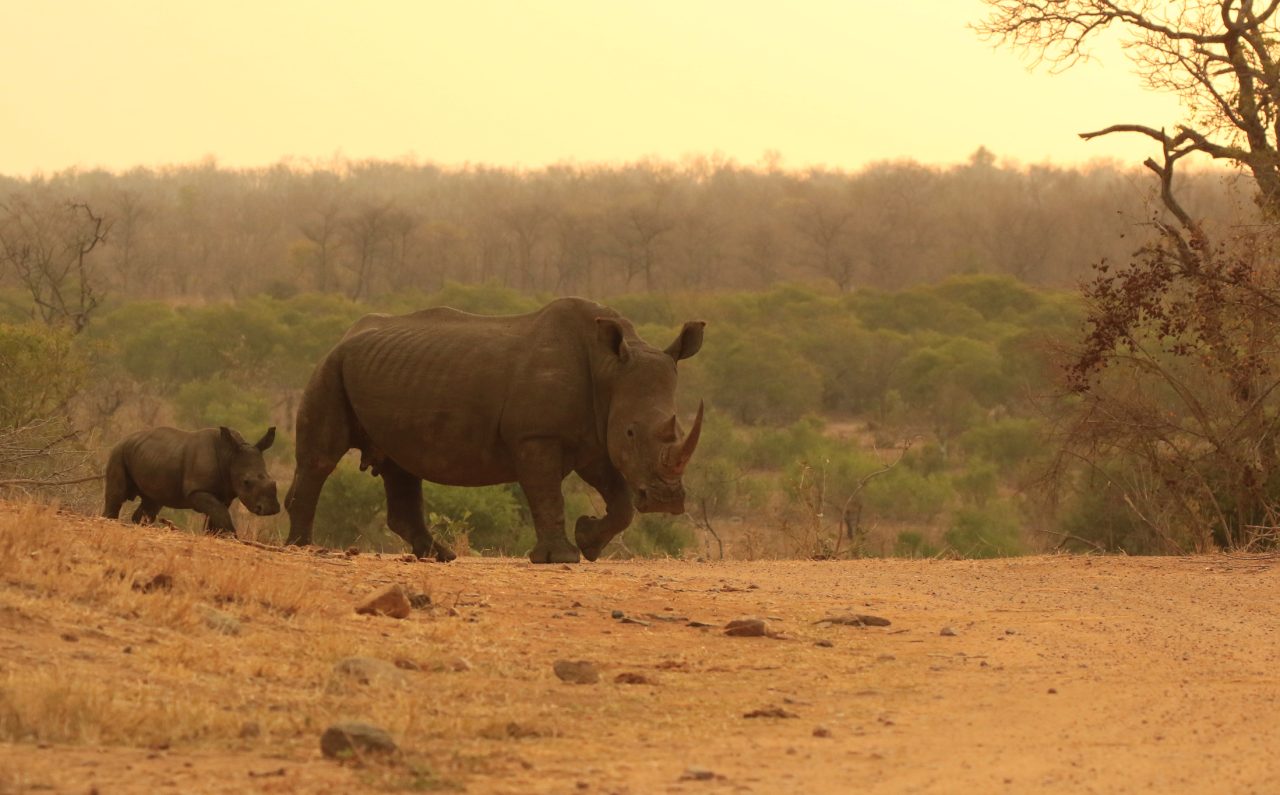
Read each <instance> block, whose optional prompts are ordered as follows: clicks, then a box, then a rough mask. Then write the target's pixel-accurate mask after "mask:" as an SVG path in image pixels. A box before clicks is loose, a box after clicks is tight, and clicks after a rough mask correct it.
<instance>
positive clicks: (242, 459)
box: [220, 426, 280, 516]
mask: <svg viewBox="0 0 1280 795" xmlns="http://www.w3.org/2000/svg"><path fill="white" fill-rule="evenodd" d="M220 430H221V431H222V442H223V445H224V446H225V447H226V449H227V450H229V451H230V456H229V457H228V459H227V477H228V478H229V479H230V481H231V488H232V490H233V491H235V494H236V497H238V498H239V499H240V502H242V503H244V507H246V508H248V509H249V510H250V511H252V512H253V513H256V514H258V515H259V516H270V515H271V514H273V513H279V512H280V501H279V500H278V499H277V498H276V482H275V481H274V480H272V479H271V476H270V475H268V474H267V463H266V461H264V460H263V459H262V452H263V451H264V450H266V449H267V448H268V447H270V446H271V443H272V442H274V441H275V440H276V429H275V426H272V427H270V428H268V429H267V432H266V433H264V434H263V435H262V438H261V439H259V440H258V441H257V442H255V443H254V444H249V443H248V442H246V441H245V440H244V437H243V436H241V435H240V434H239V433H236V432H235V431H233V430H231V429H230V428H228V427H226V426H223V427H222V428H221V429H220Z"/></svg>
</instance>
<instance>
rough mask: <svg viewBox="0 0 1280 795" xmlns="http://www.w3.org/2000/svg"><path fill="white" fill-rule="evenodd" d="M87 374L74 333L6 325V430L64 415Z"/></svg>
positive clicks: (0, 406) (0, 405) (2, 372)
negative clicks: (64, 409) (70, 400)
mask: <svg viewBox="0 0 1280 795" xmlns="http://www.w3.org/2000/svg"><path fill="white" fill-rule="evenodd" d="M85 371H86V364H85V360H84V357H83V355H82V354H81V351H80V349H79V348H77V347H76V346H75V345H74V340H73V338H72V336H71V334H70V332H67V331H62V330H56V329H49V328H46V327H44V326H37V325H34V324H24V325H10V324H7V323H0V428H12V427H20V426H23V425H26V424H28V423H30V422H32V421H34V420H37V419H44V418H47V417H49V416H50V415H52V414H55V413H59V412H61V411H62V410H63V408H64V407H65V405H66V403H67V401H68V400H69V399H70V398H71V396H72V395H73V394H74V393H75V392H76V391H77V390H78V389H79V388H80V386H81V384H82V382H83V380H84V375H85Z"/></svg>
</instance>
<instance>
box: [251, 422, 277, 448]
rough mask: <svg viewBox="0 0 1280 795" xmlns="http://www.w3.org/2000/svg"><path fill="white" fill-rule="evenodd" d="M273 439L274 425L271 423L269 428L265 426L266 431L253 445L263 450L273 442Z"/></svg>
mask: <svg viewBox="0 0 1280 795" xmlns="http://www.w3.org/2000/svg"><path fill="white" fill-rule="evenodd" d="M275 440H276V426H274V425H272V426H271V427H270V428H267V432H266V433H264V434H262V438H261V439H259V440H258V441H257V442H256V443H255V444H254V445H253V446H254V447H256V448H258V450H260V451H265V450H266V449H267V448H268V447H270V446H271V445H272V444H274V443H275Z"/></svg>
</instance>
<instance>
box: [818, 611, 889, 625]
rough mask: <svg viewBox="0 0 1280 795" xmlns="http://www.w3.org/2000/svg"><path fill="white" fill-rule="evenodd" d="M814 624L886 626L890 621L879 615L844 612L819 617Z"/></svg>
mask: <svg viewBox="0 0 1280 795" xmlns="http://www.w3.org/2000/svg"><path fill="white" fill-rule="evenodd" d="M813 623H815V624H843V625H845V626H850V627H887V626H889V624H890V622H889V619H887V618H881V617H880V616H869V615H866V614H865V613H846V614H843V615H838V616H827V617H826V618H822V619H819V620H817V621H815V622H813Z"/></svg>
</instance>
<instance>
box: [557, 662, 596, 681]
mask: <svg viewBox="0 0 1280 795" xmlns="http://www.w3.org/2000/svg"><path fill="white" fill-rule="evenodd" d="M551 667H552V669H553V670H555V672H556V676H558V677H560V679H561V681H564V682H568V683H569V684H571V685H594V684H595V683H596V682H599V681H600V671H599V670H598V669H597V668H596V665H595V663H593V662H590V661H588V660H556V661H555V662H554V663H552V666H551Z"/></svg>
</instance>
